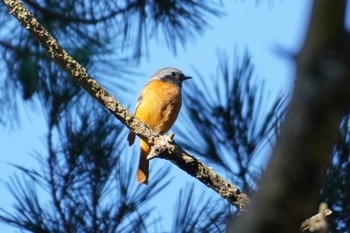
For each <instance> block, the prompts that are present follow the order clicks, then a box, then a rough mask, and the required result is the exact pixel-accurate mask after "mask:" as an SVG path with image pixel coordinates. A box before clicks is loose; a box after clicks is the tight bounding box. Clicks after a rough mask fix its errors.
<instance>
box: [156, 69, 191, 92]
mask: <svg viewBox="0 0 350 233" xmlns="http://www.w3.org/2000/svg"><path fill="white" fill-rule="evenodd" d="M190 78H192V77H188V76H185V75H184V74H183V73H182V72H181V71H180V70H178V69H175V68H163V69H160V70H158V71H157V72H156V73H155V74H154V75H153V76H152V77H151V78H150V79H149V82H151V81H154V80H161V81H165V82H172V83H174V84H176V85H178V86H179V87H180V88H181V84H182V82H183V81H184V80H187V79H190Z"/></svg>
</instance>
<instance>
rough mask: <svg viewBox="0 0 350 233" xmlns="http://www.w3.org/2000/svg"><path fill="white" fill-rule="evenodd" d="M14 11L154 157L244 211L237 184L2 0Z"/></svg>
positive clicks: (14, 3)
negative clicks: (144, 118) (148, 120)
mask: <svg viewBox="0 0 350 233" xmlns="http://www.w3.org/2000/svg"><path fill="white" fill-rule="evenodd" d="M3 2H4V4H5V5H6V6H7V7H8V9H9V11H10V13H11V14H13V15H14V16H15V17H16V18H17V20H18V21H19V22H20V23H21V24H22V25H23V27H25V28H26V29H27V30H28V31H29V32H31V33H32V34H33V36H34V37H35V38H36V39H37V40H38V41H39V43H40V44H41V45H42V46H43V47H44V48H45V49H46V50H47V52H48V53H49V55H50V57H51V58H53V59H54V60H55V61H56V62H57V63H58V64H59V65H60V66H61V67H62V68H63V69H64V70H65V71H66V72H67V73H68V74H69V75H70V76H71V77H72V78H74V79H75V80H76V81H77V82H78V83H79V85H81V87H82V88H84V89H85V90H86V91H87V92H88V93H89V94H90V95H91V96H92V97H93V98H94V99H95V100H97V101H98V102H99V103H100V104H102V105H103V106H104V107H105V108H106V109H107V110H108V111H109V112H110V113H111V114H113V115H114V116H115V117H116V118H117V119H119V120H120V121H121V122H122V123H123V124H124V125H126V126H127V127H128V128H129V129H130V130H131V131H132V132H133V133H135V134H136V135H138V136H139V137H140V138H142V139H143V140H145V141H146V142H147V143H148V144H149V145H150V146H152V147H153V155H152V156H153V157H157V156H159V157H162V158H164V159H167V160H169V161H171V162H173V163H174V164H176V165H177V166H178V167H179V168H181V169H182V170H184V171H186V172H187V173H188V174H190V175H191V176H193V177H195V178H197V179H198V180H199V181H201V182H202V183H204V184H205V185H206V186H208V187H210V188H212V189H213V190H214V191H216V192H217V193H218V194H219V195H220V196H222V197H223V198H225V199H226V200H227V201H229V202H230V203H231V204H232V205H234V206H235V207H237V209H238V210H239V211H244V210H245V209H246V205H247V203H248V200H249V198H248V196H247V195H246V194H244V193H242V192H241V191H240V190H239V189H238V188H237V187H236V186H234V185H233V184H230V183H229V182H227V181H226V180H225V179H224V178H222V177H221V176H219V175H218V174H216V173H215V172H214V171H213V170H212V169H210V168H209V167H207V166H205V165H204V164H203V163H201V162H200V161H199V160H198V159H197V158H195V157H193V156H191V155H190V154H188V153H187V152H185V151H184V150H183V149H182V148H181V147H180V146H178V145H176V143H175V142H174V140H172V137H171V136H167V135H157V134H156V133H154V132H153V131H152V130H150V129H149V128H148V127H147V126H146V125H145V124H143V123H142V122H141V121H140V120H139V119H138V118H135V117H134V116H133V115H132V114H131V113H130V112H129V111H128V110H127V109H125V108H124V107H123V106H122V105H121V104H120V103H119V102H118V101H117V100H116V99H115V98H114V97H113V96H112V95H110V94H109V93H108V92H107V91H106V90H105V89H104V88H103V87H102V86H101V85H100V84H99V83H97V82H96V81H95V80H94V79H93V78H92V77H90V75H89V74H88V73H87V71H86V69H85V68H84V67H82V66H81V65H80V64H79V63H78V62H77V61H75V60H74V59H73V58H72V57H71V56H70V55H69V54H68V53H67V52H66V51H65V50H64V49H63V48H62V47H61V46H60V45H59V43H58V42H57V41H56V40H55V39H54V38H53V37H52V36H51V35H50V34H49V33H48V32H47V31H46V30H45V29H44V28H43V27H42V26H41V25H40V24H39V23H38V21H37V20H36V19H35V18H34V16H33V15H32V14H31V13H30V12H29V11H28V10H27V9H26V8H25V7H24V6H23V4H22V3H21V2H20V1H18V0H3Z"/></svg>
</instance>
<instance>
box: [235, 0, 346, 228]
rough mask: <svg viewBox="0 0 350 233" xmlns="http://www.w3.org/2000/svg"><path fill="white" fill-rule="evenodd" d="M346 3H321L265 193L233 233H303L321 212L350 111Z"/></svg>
mask: <svg viewBox="0 0 350 233" xmlns="http://www.w3.org/2000/svg"><path fill="white" fill-rule="evenodd" d="M345 9H346V0H339V1H328V0H317V1H314V3H313V10H312V15H311V19H310V23H309V28H308V33H307V35H306V39H305V43H304V47H303V48H302V50H301V52H300V53H299V54H298V56H297V60H296V62H297V77H296V86H295V90H294V94H293V97H292V101H291V104H290V107H289V110H288V112H287V115H286V118H285V121H284V123H283V124H282V127H281V134H280V137H279V139H278V141H277V145H276V149H275V151H274V152H273V155H272V160H271V162H270V164H269V166H268V168H267V171H266V174H265V175H264V178H263V180H262V184H261V188H260V190H259V192H258V193H257V195H256V198H254V199H253V200H252V201H251V203H250V205H249V208H248V210H247V214H246V215H245V216H243V217H242V219H241V221H239V222H238V223H237V224H236V225H233V227H232V228H231V229H230V231H232V232H245V233H253V232H254V233H263V232H271V233H274V232H284V233H288V232H291V233H292V232H293V233H294V232H298V231H299V228H300V224H301V223H302V222H303V220H304V219H306V218H307V217H308V216H311V212H312V211H313V209H316V208H315V207H316V206H317V201H318V198H317V197H318V196H319V190H320V185H321V181H322V177H323V175H324V174H323V173H324V169H325V167H326V166H327V164H328V162H329V158H330V155H331V151H332V148H333V145H334V142H335V138H336V136H337V135H338V128H339V125H340V122H341V120H342V118H343V117H344V116H345V115H346V114H347V113H348V110H349V107H350V101H349V100H350V72H349V71H350V70H349V69H350V48H349V44H348V43H349V42H348V41H349V38H348V35H347V32H346V30H345V27H344V18H345Z"/></svg>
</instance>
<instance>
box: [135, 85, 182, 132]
mask: <svg viewBox="0 0 350 233" xmlns="http://www.w3.org/2000/svg"><path fill="white" fill-rule="evenodd" d="M141 96H142V100H141V102H140V103H139V105H138V107H137V110H136V113H135V116H136V117H138V118H139V119H140V120H141V121H142V122H144V123H146V124H147V125H148V126H149V127H150V128H151V129H153V130H155V131H156V132H157V133H165V132H167V131H168V130H169V129H170V128H171V126H172V125H173V124H174V122H175V120H176V118H177V116H178V114H179V111H180V108H181V91H180V88H179V87H177V86H176V85H174V84H172V83H170V82H163V81H160V80H155V81H152V82H150V83H149V84H147V85H146V86H145V87H144V89H143V90H142V93H141Z"/></svg>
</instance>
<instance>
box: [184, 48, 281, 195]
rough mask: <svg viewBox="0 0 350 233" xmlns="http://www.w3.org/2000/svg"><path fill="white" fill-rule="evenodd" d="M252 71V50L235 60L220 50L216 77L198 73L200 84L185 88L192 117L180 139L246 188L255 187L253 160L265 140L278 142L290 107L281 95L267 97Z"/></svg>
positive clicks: (188, 108) (186, 100) (257, 173)
mask: <svg viewBox="0 0 350 233" xmlns="http://www.w3.org/2000/svg"><path fill="white" fill-rule="evenodd" d="M231 64H232V65H231ZM253 71H254V67H253V64H252V63H251V60H250V56H249V55H248V54H246V55H245V56H244V57H243V58H242V59H239V58H238V57H237V56H236V57H235V59H234V60H233V61H231V60H230V59H229V58H228V57H227V56H225V55H221V56H219V65H218V72H217V73H216V74H215V76H213V78H211V79H210V80H209V79H208V78H207V77H203V76H201V75H200V74H198V76H199V77H200V78H199V82H200V83H198V84H195V83H194V82H193V85H192V86H191V87H190V88H189V89H188V90H189V91H188V92H187V93H186V99H185V104H186V108H187V110H188V117H189V118H188V120H186V122H184V124H186V127H185V128H186V129H187V131H186V132H184V133H183V136H184V137H185V138H186V140H183V141H181V144H182V145H184V147H185V148H186V149H188V150H189V151H192V152H193V153H194V154H196V155H199V156H201V157H202V158H204V159H208V160H209V161H210V162H211V163H213V164H215V165H216V166H220V169H224V171H225V172H226V173H227V174H228V176H229V178H230V179H231V180H232V181H233V183H235V184H237V185H239V186H241V188H242V189H243V190H245V191H246V192H250V191H251V190H252V189H254V188H255V187H256V181H257V180H258V178H259V177H260V175H259V169H256V168H255V166H254V159H256V156H257V155H258V154H259V153H260V152H261V150H262V149H263V148H264V146H266V144H268V143H271V144H273V138H274V135H275V134H276V130H277V129H278V128H279V124H280V121H281V118H282V115H283V112H284V107H285V106H284V99H283V98H282V97H278V98H277V99H275V100H269V102H267V100H266V99H265V98H266V97H265V94H264V87H263V85H262V84H261V83H257V82H256V81H255V80H254V77H253V75H254V72H253ZM190 85H191V84H190ZM269 105H270V106H269ZM193 138H195V139H196V140H195V141H193V140H190V139H193Z"/></svg>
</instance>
